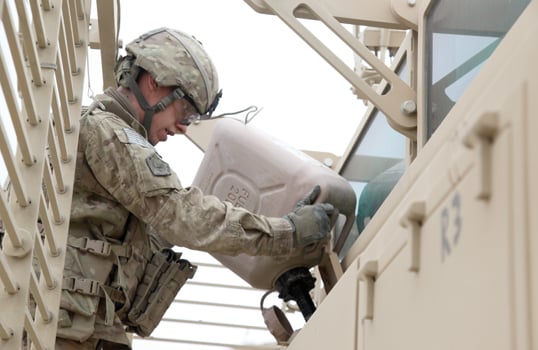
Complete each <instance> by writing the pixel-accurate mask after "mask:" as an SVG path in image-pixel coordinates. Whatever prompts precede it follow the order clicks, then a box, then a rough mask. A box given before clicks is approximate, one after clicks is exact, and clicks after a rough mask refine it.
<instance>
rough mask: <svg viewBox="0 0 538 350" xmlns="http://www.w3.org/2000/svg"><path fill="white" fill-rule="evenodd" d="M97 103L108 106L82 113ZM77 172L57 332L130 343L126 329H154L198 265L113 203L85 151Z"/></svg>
mask: <svg viewBox="0 0 538 350" xmlns="http://www.w3.org/2000/svg"><path fill="white" fill-rule="evenodd" d="M108 102H110V103H112V104H114V101H108ZM112 107H114V108H117V106H114V105H112ZM96 108H100V109H103V110H105V109H107V108H106V107H105V106H103V104H102V103H101V102H99V101H96V102H95V103H94V104H92V105H91V106H90V107H89V108H88V109H87V110H85V111H84V112H85V114H88V113H92V112H93V111H94V110H95V109H96ZM133 133H134V131H133ZM79 152H80V150H79ZM75 177H76V179H75V182H76V183H77V180H78V184H79V185H80V184H81V183H83V186H82V187H83V188H80V186H79V188H76V189H77V190H76V193H75V194H74V195H73V204H72V206H73V209H72V213H71V219H72V220H71V222H70V228H69V237H68V245H67V250H66V262H65V269H64V278H63V284H62V289H63V290H62V299H61V305H60V307H61V311H60V316H59V322H58V333H57V336H58V337H62V338H67V339H72V340H77V341H80V342H84V341H85V340H87V339H89V338H98V339H104V340H107V341H111V342H115V343H122V344H128V340H127V337H126V336H125V332H124V326H127V327H128V330H129V331H131V332H136V333H137V334H139V335H141V336H148V335H149V334H151V332H152V331H153V329H154V328H155V327H156V326H157V324H158V323H159V321H160V320H161V318H162V316H163V314H164V312H165V311H166V309H167V308H168V306H169V305H170V303H171V302H172V301H173V299H174V297H175V295H176V294H177V292H178V291H179V289H180V288H181V287H182V286H183V284H184V283H185V282H186V280H187V279H188V278H192V276H193V275H194V273H195V271H196V267H195V266H193V265H192V264H190V263H189V262H188V261H187V260H184V259H181V258H180V257H181V254H179V253H176V252H174V251H172V250H171V249H170V248H169V245H168V244H164V245H166V246H163V244H162V242H160V240H159V239H158V236H157V235H155V234H153V233H152V232H151V228H150V227H148V226H147V225H145V224H144V223H143V222H141V221H140V220H139V219H138V218H136V217H135V216H134V215H132V214H130V213H129V212H128V211H127V209H125V208H123V207H121V205H119V204H118V203H116V202H115V200H114V198H112V197H111V196H110V194H108V192H107V191H106V190H105V189H103V188H101V187H100V185H99V184H98V183H97V182H96V181H97V180H96V179H95V178H93V176H92V174H91V173H89V170H88V168H87V166H85V164H84V157H83V156H80V155H78V156H77V173H76V174H75ZM77 177H79V178H78V179H77ZM92 181H93V182H92ZM95 196H99V198H100V199H99V201H97V202H95V203H96V204H95V206H92V203H93V202H92V201H94V198H93V197H95ZM77 208H80V209H77ZM77 210H78V211H77Z"/></svg>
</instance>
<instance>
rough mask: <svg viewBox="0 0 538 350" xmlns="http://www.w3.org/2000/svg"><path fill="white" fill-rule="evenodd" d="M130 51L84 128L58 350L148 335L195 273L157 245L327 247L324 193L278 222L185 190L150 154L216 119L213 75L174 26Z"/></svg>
mask: <svg viewBox="0 0 538 350" xmlns="http://www.w3.org/2000/svg"><path fill="white" fill-rule="evenodd" d="M126 51H127V55H126V56H125V57H120V59H119V61H118V63H117V65H116V80H117V82H118V85H119V87H118V88H117V89H113V88H109V89H107V90H106V91H105V92H104V93H103V94H102V95H99V96H97V97H96V101H95V102H94V103H93V104H92V106H90V108H89V109H88V110H87V111H86V113H85V114H84V116H83V117H82V119H81V122H80V140H79V146H78V153H77V165H76V175H75V184H74V193H73V204H72V210H71V222H70V229H69V238H68V247H67V252H66V263H65V270H64V280H63V285H62V288H63V290H62V300H61V310H60V317H59V322H58V325H59V326H58V333H57V341H56V348H57V349H100V348H103V349H122V348H125V349H128V348H130V342H129V340H128V337H127V335H126V332H125V331H126V330H127V331H131V332H136V333H138V334H141V335H142V336H146V335H149V333H151V331H152V330H153V328H154V327H155V326H156V325H157V324H158V322H159V321H160V316H162V314H163V313H164V311H165V310H166V308H167V307H168V305H169V303H171V302H172V300H173V298H174V296H175V293H176V292H177V290H178V289H179V288H180V287H181V285H182V284H183V283H184V282H185V280H186V279H187V278H189V277H191V276H192V274H193V272H194V267H193V266H192V265H190V264H189V263H188V262H187V261H185V260H181V259H178V256H177V255H175V253H173V252H172V251H171V250H166V249H165V250H162V251H159V250H155V249H152V246H153V244H152V242H155V241H160V242H163V241H164V242H170V244H173V245H176V246H180V247H187V248H190V249H197V250H202V251H206V252H210V253H220V254H229V255H236V254H239V253H246V254H250V255H281V256H286V255H290V254H299V253H300V252H301V250H302V249H303V248H304V247H306V246H307V245H309V244H312V243H325V242H327V241H328V239H329V231H330V219H329V216H330V215H331V214H332V210H333V208H332V206H331V205H330V204H315V205H313V204H312V202H313V201H314V199H315V197H316V196H317V194H318V193H319V188H316V189H315V190H313V191H312V192H311V193H310V194H308V195H307V196H306V197H305V199H304V200H303V201H301V202H300V203H299V204H298V205H297V207H296V209H295V210H294V211H293V212H291V213H289V214H288V215H286V216H285V217H283V218H278V217H265V216H262V215H256V214H253V213H251V212H249V211H247V210H245V209H242V208H237V207H233V206H232V205H231V204H230V203H227V202H223V201H220V200H219V199H217V198H216V197H214V196H204V195H203V193H201V191H200V189H198V188H196V187H190V188H183V187H182V186H181V184H180V182H179V180H178V178H177V176H176V174H175V173H174V172H173V171H172V170H171V169H170V167H169V165H168V164H167V163H166V162H164V161H163V160H162V159H161V157H160V156H159V154H157V152H156V151H155V149H154V147H153V146H154V145H156V144H157V143H158V142H161V141H165V140H166V139H167V136H168V135H174V134H184V133H185V132H186V131H187V127H188V126H189V124H190V123H192V122H193V121H195V120H201V119H207V118H210V117H211V115H212V113H213V111H214V110H215V108H216V106H217V104H218V101H219V98H220V97H221V92H220V91H219V88H218V79H217V73H216V71H215V67H214V66H213V64H212V62H211V60H210V58H209V57H208V55H207V53H206V52H205V51H204V49H203V48H202V46H201V44H200V43H199V42H198V41H197V40H195V39H194V38H193V37H191V36H189V35H187V34H185V33H182V32H180V31H177V30H172V29H167V28H162V29H157V30H154V31H151V32H149V33H146V34H144V35H142V36H141V37H139V38H138V39H136V40H135V41H133V42H131V43H130V44H128V45H127V46H126ZM151 232H154V234H152V233H151ZM171 262H172V263H171ZM170 266H172V267H170ZM174 266H175V267H174ZM173 269H175V270H174V271H173V272H170V270H173ZM150 293H158V294H159V298H155V297H152V298H150ZM164 299H165V300H166V302H161V301H162V300H164ZM152 300H153V301H155V300H158V301H159V302H160V303H159V304H157V303H156V302H155V303H153V302H152ZM164 304H166V305H164Z"/></svg>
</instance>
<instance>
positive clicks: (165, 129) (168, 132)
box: [149, 100, 187, 145]
mask: <svg viewBox="0 0 538 350" xmlns="http://www.w3.org/2000/svg"><path fill="white" fill-rule="evenodd" d="M184 114H185V110H184V109H183V107H182V105H181V102H180V100H176V101H174V102H173V103H171V104H170V105H168V107H167V108H166V109H165V110H164V111H162V112H159V113H156V114H155V115H154V116H153V120H152V122H151V128H150V131H149V141H150V142H151V144H152V145H156V144H157V143H159V142H161V141H166V139H167V138H168V136H173V135H176V134H185V133H186V132H187V125H183V124H181V121H182V120H183V119H184V118H185V115H184Z"/></svg>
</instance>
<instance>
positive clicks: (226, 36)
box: [90, 0, 364, 185]
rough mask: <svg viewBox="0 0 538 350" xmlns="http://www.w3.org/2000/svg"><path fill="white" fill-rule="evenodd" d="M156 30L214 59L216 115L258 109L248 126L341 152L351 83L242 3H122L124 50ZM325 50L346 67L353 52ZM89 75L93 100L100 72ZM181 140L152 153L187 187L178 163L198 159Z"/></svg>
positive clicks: (348, 131)
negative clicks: (183, 37)
mask: <svg viewBox="0 0 538 350" xmlns="http://www.w3.org/2000/svg"><path fill="white" fill-rule="evenodd" d="M149 4H151V5H149ZM306 22H307V23H308V25H309V26H312V25H314V28H315V29H318V30H317V33H319V35H324V36H325V38H326V41H328V42H330V40H331V39H332V37H331V36H330V35H328V34H327V33H328V31H326V30H325V31H321V30H319V28H322V26H320V25H319V23H318V22H314V21H306ZM162 26H167V27H171V28H175V29H178V30H181V31H184V32H187V33H189V34H192V35H194V36H195V37H196V38H197V39H198V40H200V41H201V42H202V43H203V45H204V47H205V48H206V51H207V52H208V53H209V55H210V56H211V58H212V59H213V62H214V64H215V65H216V67H217V71H218V74H219V81H220V86H221V88H222V90H223V98H222V99H221V102H220V104H219V107H218V108H217V111H216V114H220V113H224V112H230V111H236V110H239V109H242V108H245V107H247V106H250V105H256V106H258V107H260V108H263V109H262V111H261V112H260V113H259V114H258V116H256V118H255V119H254V120H253V122H252V124H253V125H255V126H257V127H259V128H262V129H263V130H265V131H267V132H268V133H270V134H272V135H274V136H276V137H278V138H280V139H281V140H283V141H285V142H286V143H289V144H290V145H292V146H294V147H296V148H300V149H308V150H317V151H327V152H331V153H334V154H336V155H341V154H342V153H343V152H344V150H345V148H346V146H347V143H348V142H349V140H350V138H351V136H352V135H353V133H354V131H355V129H356V126H357V125H358V123H359V122H360V119H361V117H362V113H363V112H362V111H363V110H364V105H363V104H362V101H360V100H357V99H356V97H355V96H354V95H353V94H352V92H351V90H350V84H349V83H348V82H347V81H346V80H345V79H344V78H343V77H342V76H340V75H339V74H338V73H337V72H336V71H335V70H334V69H333V68H332V67H330V66H329V64H328V63H327V62H325V61H324V60H323V59H322V58H321V57H320V56H319V55H318V54H317V53H316V52H315V51H314V50H312V49H311V48H310V47H309V46H308V45H307V44H306V43H305V42H304V41H302V39H301V38H299V37H298V36H297V35H296V34H295V33H294V32H293V31H292V30H291V29H290V28H288V27H287V26H286V25H285V24H284V23H283V22H282V21H281V20H280V19H279V18H277V17H276V16H270V15H262V14H259V13H257V12H255V11H254V10H253V9H252V8H251V7H250V6H248V5H247V4H246V3H245V2H244V1H242V0H226V1H224V0H196V1H187V0H152V1H150V2H148V1H145V0H122V1H121V24H120V38H121V39H122V40H123V42H124V45H125V44H127V43H128V42H130V41H131V40H133V39H135V38H136V37H137V36H138V35H140V34H142V33H144V32H146V31H149V30H152V29H154V28H158V27H162ZM331 35H332V34H331ZM333 42H334V41H333ZM330 45H332V46H331V47H333V48H334V49H338V50H340V51H339V54H340V57H342V59H345V60H347V62H349V64H350V66H351V64H352V62H353V56H352V53H351V51H350V50H348V49H347V48H343V45H341V44H334V43H333V44H330ZM335 45H336V46H335ZM94 61H95V60H94ZM97 63H98V62H92V61H90V68H91V70H92V71H96V72H100V71H99V70H95V67H94V66H95V65H96V64H97ZM92 75H93V76H92V88H93V90H94V91H95V92H96V93H97V92H99V91H100V90H101V84H100V80H99V79H100V77H99V76H98V75H99V73H96V74H95V73H94V74H92ZM185 139H186V138H185V137H183V136H176V137H173V138H169V139H168V141H167V142H166V143H165V144H161V145H159V146H158V150H159V152H160V153H161V154H162V155H163V157H164V158H165V159H166V160H167V161H168V162H169V163H171V165H172V166H173V167H175V168H177V167H181V171H179V170H180V169H177V170H176V172H177V173H178V175H179V177H180V179H181V180H182V182H183V184H184V185H189V184H190V181H191V180H192V177H193V176H194V173H195V169H194V170H193V167H186V166H185V164H184V162H185V161H190V162H191V161H192V162H194V163H196V162H199V160H200V159H201V157H202V155H201V154H198V153H199V152H198V151H197V149H196V148H194V147H193V146H192V145H189V144H187V145H185V143H188V141H187V142H185V141H186V140H185ZM178 150H179V154H180V155H181V157H178ZM187 155H189V157H186V156H187ZM179 158H181V160H179ZM177 163H179V164H177ZM174 164H177V165H176V166H174Z"/></svg>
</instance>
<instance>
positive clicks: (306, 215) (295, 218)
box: [284, 186, 334, 249]
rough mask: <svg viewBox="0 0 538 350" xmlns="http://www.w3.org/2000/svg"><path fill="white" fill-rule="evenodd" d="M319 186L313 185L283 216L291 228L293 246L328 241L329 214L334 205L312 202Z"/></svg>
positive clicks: (298, 246) (298, 247) (299, 246)
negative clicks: (290, 210)
mask: <svg viewBox="0 0 538 350" xmlns="http://www.w3.org/2000/svg"><path fill="white" fill-rule="evenodd" d="M320 191H321V188H320V187H319V186H315V187H314V188H313V189H312V191H310V192H309V193H308V194H307V195H306V196H305V197H304V198H303V199H302V200H300V201H299V202H298V203H297V205H296V206H295V209H294V211H293V212H291V213H289V214H287V215H286V216H284V218H285V219H287V220H288V221H289V222H290V224H291V226H292V228H293V247H294V248H295V249H302V248H305V247H308V246H309V245H311V244H315V243H317V242H320V241H328V240H329V236H330V231H331V219H330V217H331V215H332V214H333V212H334V207H333V206H332V204H329V203H319V204H312V203H313V202H314V201H315V200H316V198H317V197H318V195H319V193H320Z"/></svg>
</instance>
